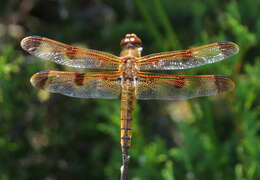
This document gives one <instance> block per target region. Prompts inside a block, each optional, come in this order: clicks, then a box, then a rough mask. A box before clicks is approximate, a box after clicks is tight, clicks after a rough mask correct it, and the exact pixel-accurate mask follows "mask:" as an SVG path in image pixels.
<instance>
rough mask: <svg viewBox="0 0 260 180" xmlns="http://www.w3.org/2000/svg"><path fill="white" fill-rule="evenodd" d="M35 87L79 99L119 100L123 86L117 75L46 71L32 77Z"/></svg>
mask: <svg viewBox="0 0 260 180" xmlns="http://www.w3.org/2000/svg"><path fill="white" fill-rule="evenodd" d="M31 83H32V85H33V86H35V87H38V88H40V89H44V90H47V91H49V92H53V93H60V94H63V95H66V96H71V97H77V98H103V99H113V98H118V96H119V94H120V91H121V86H120V80H118V75H117V73H116V72H115V73H106V72H105V73H76V72H62V71H45V72H39V73H36V74H34V75H33V76H32V77H31Z"/></svg>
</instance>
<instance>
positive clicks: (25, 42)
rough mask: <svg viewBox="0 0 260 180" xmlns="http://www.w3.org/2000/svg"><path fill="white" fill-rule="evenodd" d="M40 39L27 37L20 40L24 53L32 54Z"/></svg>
mask: <svg viewBox="0 0 260 180" xmlns="http://www.w3.org/2000/svg"><path fill="white" fill-rule="evenodd" d="M40 39H42V37H40V36H28V37H25V38H23V39H22V40H21V43H20V45H21V47H22V48H23V49H24V50H25V51H28V52H33V51H35V50H36V48H37V47H39V46H40V44H41V42H40V41H39V40H40Z"/></svg>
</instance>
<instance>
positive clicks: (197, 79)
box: [136, 74, 234, 100]
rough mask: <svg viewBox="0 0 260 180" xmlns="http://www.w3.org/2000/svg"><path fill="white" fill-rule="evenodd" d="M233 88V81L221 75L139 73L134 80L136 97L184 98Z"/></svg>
mask: <svg viewBox="0 0 260 180" xmlns="http://www.w3.org/2000/svg"><path fill="white" fill-rule="evenodd" d="M233 88H234V82H233V81H232V80H231V79H229V78H226V77H223V76H214V75H200V76H188V75H183V76H165V75H152V74H146V75H141V76H140V77H139V78H138V80H137V82H136V97H137V99H144V100H146V99H162V100H184V99H190V98H195V97H200V96H211V95H217V94H220V93H222V92H226V91H228V90H231V89H233Z"/></svg>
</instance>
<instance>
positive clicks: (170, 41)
mask: <svg viewBox="0 0 260 180" xmlns="http://www.w3.org/2000/svg"><path fill="white" fill-rule="evenodd" d="M259 12H260V3H259V2H257V1H243V0H230V1H216V0H208V1H203V0H198V1H189V0H182V1H173V0H172V1H171V0H162V1H159V0H143V1H138V0H135V1H127V0H126V1H116V0H109V1H108V0H99V1H94V0H92V1H83V0H79V1H72V0H71V1H69V0H60V1H54V0H47V1H7V0H6V1H5V0H2V1H1V6H0V179H1V180H11V179H17V180H18V179H19V180H20V179H21V180H28V179H79V180H81V179H108V180H115V179H119V173H120V172H119V168H120V165H121V150H120V144H119V138H120V137H119V123H120V120H119V111H120V110H119V107H120V105H119V100H100V99H97V100H96V99H76V98H70V97H65V96H62V95H58V94H49V93H47V92H44V91H40V90H38V89H35V88H33V87H32V86H31V85H30V82H29V79H30V76H31V75H32V74H34V73H36V72H38V71H42V70H48V69H49V70H73V69H68V68H67V67H63V66H59V65H55V64H53V63H48V62H45V61H38V60H37V58H35V57H32V56H30V55H28V54H27V53H25V52H23V51H22V49H21V48H20V45H19V43H20V40H21V39H22V38H23V37H25V36H28V35H39V36H46V37H49V38H51V39H55V40H58V41H62V42H66V43H69V44H78V45H85V46H87V47H90V48H92V49H98V50H103V51H108V52H112V53H114V54H117V55H118V53H119V51H120V47H119V41H120V40H121V38H122V37H123V36H124V35H125V34H126V33H136V34H137V35H139V36H140V37H141V38H142V40H143V46H144V51H143V54H150V53H154V52H160V51H166V50H177V49H186V48H189V47H195V46H198V45H203V44H208V43H212V42H218V41H233V42H236V43H237V44H239V46H240V53H239V54H238V55H236V56H234V57H232V58H229V59H227V60H225V61H222V62H219V63H215V64H212V65H207V66H203V67H200V68H195V69H192V70H186V71H185V72H178V73H182V74H184V73H185V74H214V75H225V76H230V77H231V78H233V79H234V81H235V83H236V88H235V90H234V91H232V92H229V93H226V94H224V95H221V96H217V97H204V98H197V99H192V100H189V101H182V102H170V101H169V102H167V101H166V102H165V101H139V102H138V104H137V106H136V111H135V115H134V117H135V120H134V122H133V124H134V126H133V128H134V130H133V133H134V134H133V145H132V149H131V151H130V155H131V160H130V166H129V171H128V179H133V180H151V179H164V180H179V179H189V180H202V179H205V180H206V179H214V180H215V179H216V180H217V179H225V180H228V179H230V180H234V179H237V180H242V179H245V180H253V179H255V180H256V179H260V166H259V164H260V135H259V133H260V121H259V120H260V96H259V92H260V53H259V52H260V51H259V45H260V44H259V40H260V21H259V19H260V13H259ZM173 73H175V72H173Z"/></svg>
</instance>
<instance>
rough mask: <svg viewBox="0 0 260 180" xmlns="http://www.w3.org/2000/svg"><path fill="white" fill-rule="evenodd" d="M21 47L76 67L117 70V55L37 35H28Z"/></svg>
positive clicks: (51, 59)
mask: <svg viewBox="0 0 260 180" xmlns="http://www.w3.org/2000/svg"><path fill="white" fill-rule="evenodd" d="M21 47H22V48H23V49H24V50H26V51H27V52H29V53H30V54H32V55H34V56H37V57H39V58H42V59H45V60H50V61H53V62H56V63H58V64H62V65H67V66H71V67H77V68H90V69H108V70H117V69H118V65H119V61H120V60H119V57H117V56H114V55H113V54H109V53H105V52H101V51H96V50H92V49H85V48H78V47H74V46H70V45H67V44H64V43H61V42H58V41H54V40H51V39H47V38H44V37H39V36H29V37H26V38H24V39H23V40H22V41H21Z"/></svg>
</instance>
